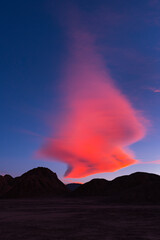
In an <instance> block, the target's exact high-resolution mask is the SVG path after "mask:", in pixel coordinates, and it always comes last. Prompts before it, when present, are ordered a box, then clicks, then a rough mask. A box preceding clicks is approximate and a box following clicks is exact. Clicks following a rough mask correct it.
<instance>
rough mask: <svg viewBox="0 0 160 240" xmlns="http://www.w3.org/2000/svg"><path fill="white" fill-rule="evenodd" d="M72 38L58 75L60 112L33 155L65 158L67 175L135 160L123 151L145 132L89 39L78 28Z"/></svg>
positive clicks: (110, 169) (116, 167)
mask: <svg viewBox="0 0 160 240" xmlns="http://www.w3.org/2000/svg"><path fill="white" fill-rule="evenodd" d="M72 37H73V38H72V39H73V41H72V42H71V55H70V60H69V61H68V63H67V64H66V66H67V67H66V71H65V74H64V75H65V77H64V86H65V87H64V92H63V97H64V102H65V104H64V105H65V111H64V113H63V114H62V115H61V116H60V117H59V123H58V126H57V132H56V133H54V136H53V138H48V139H46V142H45V144H44V145H43V146H42V147H41V149H40V150H39V156H41V157H44V158H49V159H53V160H59V161H62V162H65V163H67V164H68V170H67V171H66V173H65V176H66V177H69V178H81V177H85V176H88V175H91V174H95V173H102V172H113V171H116V170H119V169H121V168H123V167H126V166H129V165H131V164H134V163H137V160H135V159H134V158H133V156H132V154H131V153H128V152H126V150H125V149H126V146H128V145H130V144H132V143H134V142H136V141H138V140H140V139H141V138H142V137H143V136H144V134H145V130H144V127H143V125H142V123H141V119H140V117H139V116H138V114H137V111H136V110H134V109H133V107H132V106H131V104H130V102H129V101H128V100H127V98H126V97H125V96H124V95H123V94H122V93H121V92H120V91H119V90H118V89H117V88H116V87H115V85H114V83H113V80H112V79H111V77H110V75H109V72H108V70H107V69H106V66H105V63H104V62H103V59H102V57H101V56H100V55H99V54H97V50H96V47H95V44H94V43H93V38H92V37H91V36H90V35H89V34H87V33H84V32H81V31H75V32H74V34H73V36H72Z"/></svg>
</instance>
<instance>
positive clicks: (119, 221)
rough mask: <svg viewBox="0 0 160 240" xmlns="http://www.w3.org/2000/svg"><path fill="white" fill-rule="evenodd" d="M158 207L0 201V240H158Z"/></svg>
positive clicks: (98, 200) (72, 201) (99, 201)
mask: <svg viewBox="0 0 160 240" xmlns="http://www.w3.org/2000/svg"><path fill="white" fill-rule="evenodd" d="M159 226H160V206H151V205H150V206H147V205H145V206H140V205H139V206H135V205H132V206H129V205H121V206H117V205H115V206H114V205H107V204H106V203H105V200H104V198H103V199H101V198H90V199H89V198H83V199H79V198H76V199H74V198H72V199H70V198H63V199H62V198H55V199H48V200H47V199H39V200H38V199H34V200H29V199H28V200H23V199H21V200H20V199H18V200H13V199H12V200H0V239H2V240H21V239H23V240H50V239H56V240H72V239H75V240H81V239H84V240H90V239H91V240H94V239H98V240H103V239H106V240H112V239H118V240H125V239H126V240H128V239H129V240H132V239H134V240H135V239H136V240H142V239H143V240H149V239H150V240H151V239H153V240H159V239H160V228H159Z"/></svg>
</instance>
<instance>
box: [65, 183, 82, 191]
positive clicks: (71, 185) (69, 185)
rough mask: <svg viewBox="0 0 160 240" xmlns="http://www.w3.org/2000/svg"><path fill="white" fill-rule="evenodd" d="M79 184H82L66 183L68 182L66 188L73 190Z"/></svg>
mask: <svg viewBox="0 0 160 240" xmlns="http://www.w3.org/2000/svg"><path fill="white" fill-rule="evenodd" d="M81 185H82V184H81V183H68V184H66V187H67V188H68V190H70V191H74V190H76V189H77V188H78V187H80V186H81Z"/></svg>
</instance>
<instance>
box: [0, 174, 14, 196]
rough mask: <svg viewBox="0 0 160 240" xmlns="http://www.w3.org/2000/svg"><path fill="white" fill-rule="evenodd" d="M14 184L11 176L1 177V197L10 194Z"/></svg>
mask: <svg viewBox="0 0 160 240" xmlns="http://www.w3.org/2000/svg"><path fill="white" fill-rule="evenodd" d="M13 183H14V178H12V177H11V176H10V175H5V176H1V175H0V196H1V195H3V194H5V193H6V192H8V191H9V190H10V189H11V188H12V186H13Z"/></svg>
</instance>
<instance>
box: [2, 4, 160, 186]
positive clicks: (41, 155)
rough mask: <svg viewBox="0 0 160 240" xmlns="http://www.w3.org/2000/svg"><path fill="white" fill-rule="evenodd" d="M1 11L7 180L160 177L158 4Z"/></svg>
mask: <svg viewBox="0 0 160 240" xmlns="http://www.w3.org/2000/svg"><path fill="white" fill-rule="evenodd" d="M0 9H1V10H0V11H1V13H0V19H1V21H0V31H1V38H0V56H1V57H0V111H1V117H0V132H1V134H0V174H2V175H3V174H11V175H12V176H19V175H21V174H23V173H24V172H25V171H28V170H29V169H31V168H34V167H38V166H44V167H48V168H50V169H51V170H52V171H54V172H56V173H57V175H58V177H59V178H60V179H61V180H62V181H63V182H65V183H68V182H86V181H89V180H90V179H92V178H106V179H109V180H110V179H113V178H115V177H117V176H121V175H126V174H130V173H133V172H137V171H143V172H152V173H156V174H160V165H159V163H160V147H159V143H160V124H159V122H160V107H159V103H160V68H159V63H160V54H159V53H160V31H159V29H160V17H159V11H160V1H159V0H142V1H137V0H135V1H127V0H122V1H118V0H113V1H109V0H70V1H65V0H55V1H54V0H53V1H51V0H47V1H44V0H39V1H36V0H32V1H31V0H28V1H20V0H15V1H11V0H8V1H2V2H1V7H0Z"/></svg>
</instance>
